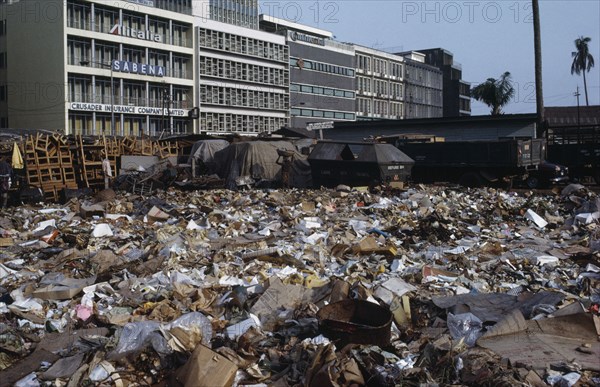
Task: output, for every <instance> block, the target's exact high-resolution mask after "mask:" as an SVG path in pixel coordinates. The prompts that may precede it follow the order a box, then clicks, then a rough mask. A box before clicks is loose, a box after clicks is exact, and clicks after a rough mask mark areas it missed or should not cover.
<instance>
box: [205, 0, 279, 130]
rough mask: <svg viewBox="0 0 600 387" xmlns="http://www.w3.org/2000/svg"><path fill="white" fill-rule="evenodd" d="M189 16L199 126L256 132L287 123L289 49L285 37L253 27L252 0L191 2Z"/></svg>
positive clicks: (254, 6)
mask: <svg viewBox="0 0 600 387" xmlns="http://www.w3.org/2000/svg"><path fill="white" fill-rule="evenodd" d="M207 10H208V11H207ZM194 16H195V25H196V34H197V43H198V44H197V52H196V55H197V63H198V70H197V74H196V80H197V92H198V98H197V100H198V105H199V107H200V120H199V131H200V132H202V133H210V134H223V133H237V134H242V135H257V134H260V133H270V132H273V131H276V130H278V129H280V128H281V127H284V126H287V125H288V123H289V109H290V106H289V82H290V79H289V51H288V47H287V46H286V42H285V37H282V36H280V35H275V34H271V33H267V32H264V31H259V30H258V5H257V3H256V1H249V0H238V1H221V0H210V1H195V2H194Z"/></svg>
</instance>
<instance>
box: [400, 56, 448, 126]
mask: <svg viewBox="0 0 600 387" xmlns="http://www.w3.org/2000/svg"><path fill="white" fill-rule="evenodd" d="M398 55H400V56H403V57H404V58H405V62H404V81H405V87H404V118H407V119H409V118H436V117H442V116H443V98H442V92H443V79H442V71H441V70H440V69H438V68H437V67H434V66H431V65H428V64H426V63H425V55H424V54H421V53H420V52H416V51H410V52H403V53H399V54H398Z"/></svg>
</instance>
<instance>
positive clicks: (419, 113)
mask: <svg viewBox="0 0 600 387" xmlns="http://www.w3.org/2000/svg"><path fill="white" fill-rule="evenodd" d="M442 113H443V111H442V108H441V107H437V106H429V105H417V104H407V105H406V108H405V116H406V117H405V118H422V117H428V118H433V117H441V116H442Z"/></svg>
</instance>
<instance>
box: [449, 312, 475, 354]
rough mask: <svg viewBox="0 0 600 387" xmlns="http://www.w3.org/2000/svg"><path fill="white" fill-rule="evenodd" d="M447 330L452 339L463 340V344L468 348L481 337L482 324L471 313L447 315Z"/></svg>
mask: <svg viewBox="0 0 600 387" xmlns="http://www.w3.org/2000/svg"><path fill="white" fill-rule="evenodd" d="M446 323H447V324H448V330H449V331H450V336H452V338H453V339H455V340H459V339H461V338H464V339H465V344H467V345H468V346H469V347H472V346H474V345H475V342H476V341H477V339H478V338H479V336H481V330H482V329H483V322H482V321H481V320H480V319H479V318H478V317H477V316H475V315H474V314H473V313H461V314H457V315H453V314H452V313H448V320H447V321H446Z"/></svg>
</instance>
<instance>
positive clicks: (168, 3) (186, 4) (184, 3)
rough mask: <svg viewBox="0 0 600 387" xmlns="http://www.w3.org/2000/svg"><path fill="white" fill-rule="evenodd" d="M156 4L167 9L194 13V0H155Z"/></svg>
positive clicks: (187, 13)
mask: <svg viewBox="0 0 600 387" xmlns="http://www.w3.org/2000/svg"><path fill="white" fill-rule="evenodd" d="M154 6H155V7H156V8H160V9H166V10H167V11H173V12H179V13H185V14H186V15H191V14H192V0H154Z"/></svg>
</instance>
